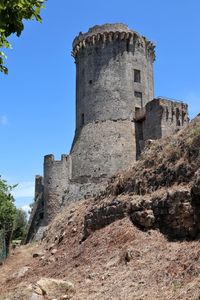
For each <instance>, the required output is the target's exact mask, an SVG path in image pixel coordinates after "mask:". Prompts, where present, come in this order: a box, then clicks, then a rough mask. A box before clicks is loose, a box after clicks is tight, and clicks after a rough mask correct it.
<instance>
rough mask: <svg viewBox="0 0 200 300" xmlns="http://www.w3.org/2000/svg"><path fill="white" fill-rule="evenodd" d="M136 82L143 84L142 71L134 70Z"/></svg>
mask: <svg viewBox="0 0 200 300" xmlns="http://www.w3.org/2000/svg"><path fill="white" fill-rule="evenodd" d="M134 82H139V83H140V82H141V74H140V70H136V69H134Z"/></svg>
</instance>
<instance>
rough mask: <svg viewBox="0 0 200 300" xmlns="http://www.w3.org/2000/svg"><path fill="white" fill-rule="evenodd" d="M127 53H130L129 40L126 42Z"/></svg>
mask: <svg viewBox="0 0 200 300" xmlns="http://www.w3.org/2000/svg"><path fill="white" fill-rule="evenodd" d="M126 51H127V52H129V51H130V47H129V40H128V39H127V41H126Z"/></svg>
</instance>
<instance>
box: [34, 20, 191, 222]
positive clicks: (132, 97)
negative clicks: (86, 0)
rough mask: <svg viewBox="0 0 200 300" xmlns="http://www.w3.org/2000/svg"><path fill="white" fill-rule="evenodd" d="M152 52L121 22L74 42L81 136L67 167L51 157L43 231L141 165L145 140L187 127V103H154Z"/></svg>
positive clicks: (65, 161) (96, 29) (148, 44)
mask: <svg viewBox="0 0 200 300" xmlns="http://www.w3.org/2000/svg"><path fill="white" fill-rule="evenodd" d="M154 48H155V46H154V45H153V43H152V42H150V41H148V40H147V39H146V38H145V37H143V36H141V35H139V34H138V33H137V32H135V31H133V30H131V29H129V28H128V27H127V26H126V25H124V24H120V23H119V24H118V23H117V24H105V25H102V26H94V27H92V28H90V29H89V31H88V32H87V33H80V34H79V35H78V36H77V37H76V38H75V39H74V41H73V50H72V56H73V57H74V59H75V63H76V131H75V137H74V141H73V144H72V148H71V151H70V154H69V155H68V156H65V155H63V156H62V159H61V161H55V160H54V157H53V155H47V156H45V160H44V192H43V199H44V206H43V210H44V219H43V221H42V223H43V224H45V225H47V224H48V223H49V222H50V221H51V220H52V218H53V217H54V216H55V215H56V214H57V213H58V211H59V210H60V208H61V207H63V206H64V205H66V204H67V203H69V202H70V201H76V200H79V199H81V198H84V197H90V196H93V195H96V194H97V193H99V192H100V191H103V190H104V189H105V187H106V186H107V180H108V178H110V177H111V176H113V175H115V174H117V173H118V172H121V171H123V170H125V169H127V168H128V167H129V166H130V165H131V164H133V163H134V162H135V161H136V160H137V159H138V158H139V156H140V154H141V151H142V149H143V147H144V144H145V142H146V141H147V140H149V139H159V138H162V137H165V136H166V135H170V134H173V133H174V132H176V131H177V130H179V129H180V128H183V127H184V126H185V125H187V123H188V112H187V105H186V104H184V103H181V102H177V101H175V102H174V101H171V100H167V99H162V98H158V99H154V84H153V62H154V60H155V52H154ZM36 214H37V213H36Z"/></svg>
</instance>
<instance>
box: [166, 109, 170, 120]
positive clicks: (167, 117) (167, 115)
mask: <svg viewBox="0 0 200 300" xmlns="http://www.w3.org/2000/svg"><path fill="white" fill-rule="evenodd" d="M168 119H169V110H168V108H167V107H166V121H168Z"/></svg>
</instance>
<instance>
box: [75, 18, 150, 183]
mask: <svg viewBox="0 0 200 300" xmlns="http://www.w3.org/2000/svg"><path fill="white" fill-rule="evenodd" d="M72 55H73V56H74V58H75V63H76V134H75V138H74V142H73V146H72V150H71V157H72V170H71V176H72V177H71V178H72V179H74V180H79V181H80V180H82V181H84V182H87V181H91V180H92V181H95V180H96V178H105V177H106V178H107V177H109V176H111V175H113V174H115V173H116V172H118V171H121V170H123V169H126V168H127V167H128V166H129V165H130V163H131V162H133V161H134V160H135V159H136V129H135V122H134V120H135V113H136V112H137V110H138V109H141V108H143V107H144V106H145V104H146V103H147V102H149V101H150V100H152V99H153V94H154V93H153V89H154V85H153V61H154V59H155V54H154V45H153V43H152V42H150V41H148V40H147V39H146V38H145V37H143V36H140V35H139V34H138V33H137V32H135V31H132V30H130V29H129V28H128V27H127V26H126V25H124V24H120V23H119V24H105V25H102V26H94V27H92V28H90V29H89V31H88V32H87V33H80V34H79V35H78V36H77V37H76V38H75V39H74V42H73V51H72Z"/></svg>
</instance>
